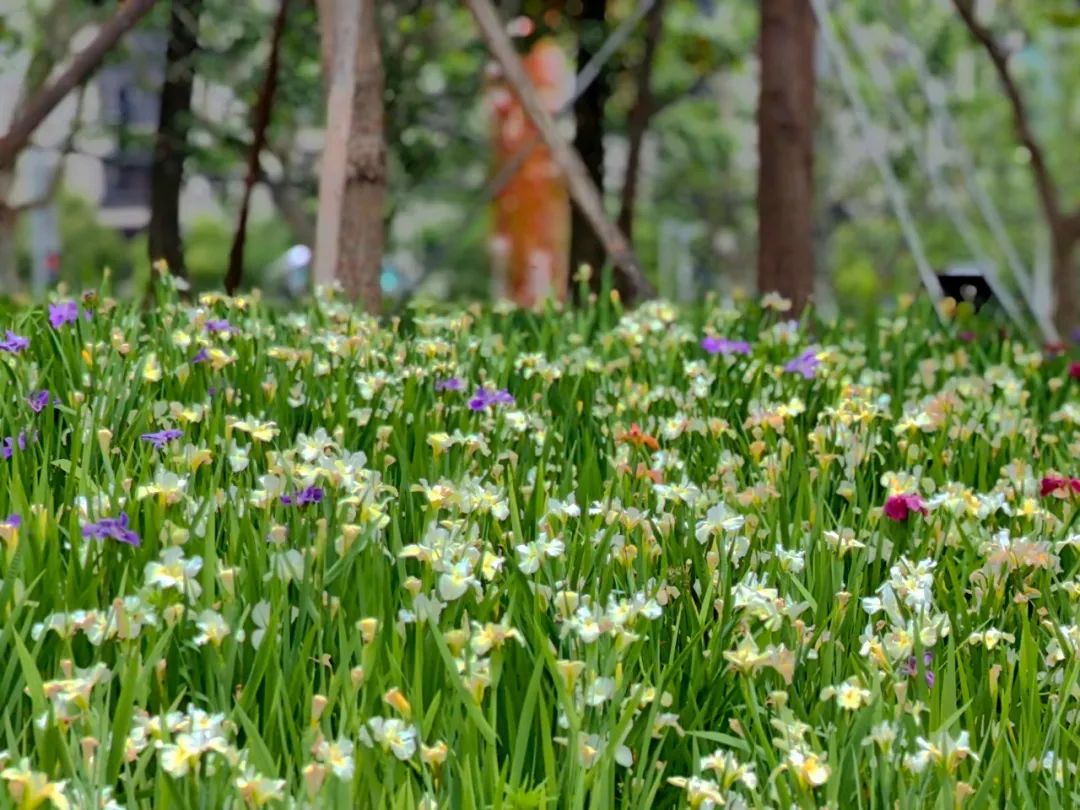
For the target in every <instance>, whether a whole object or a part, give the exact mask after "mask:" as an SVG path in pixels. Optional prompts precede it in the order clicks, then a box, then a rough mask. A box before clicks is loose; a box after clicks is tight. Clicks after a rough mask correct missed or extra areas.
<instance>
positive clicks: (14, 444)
mask: <svg viewBox="0 0 1080 810" xmlns="http://www.w3.org/2000/svg"><path fill="white" fill-rule="evenodd" d="M31 438H37V434H36V433H35V434H34V435H33V436H31ZM15 448H18V449H19V450H25V449H26V433H25V432H24V431H20V433H19V435H18V436H8V437H7V438H6V439H4V441H3V442H0V458H3V459H4V460H7V459H10V458H11V457H12V456H13V455H15Z"/></svg>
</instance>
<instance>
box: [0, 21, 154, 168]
mask: <svg viewBox="0 0 1080 810" xmlns="http://www.w3.org/2000/svg"><path fill="white" fill-rule="evenodd" d="M153 7H154V0H124V3H123V5H121V6H120V8H118V9H117V10H116V13H115V14H114V15H113V16H112V17H111V18H110V19H109V20H107V21H106V22H105V24H104V25H102V26H101V28H99V29H98V32H97V35H96V36H95V37H94V40H93V42H91V43H90V44H89V45H87V46H86V48H84V49H83V50H82V51H80V52H79V54H78V56H76V57H75V58H74V59H73V60H72V62H71V64H70V65H68V67H67V69H66V70H64V72H63V73H61V74H60V75H59V76H57V77H56V80H55V81H53V83H52V84H50V85H48V86H47V87H45V88H44V89H43V90H42V91H41V92H40V93H38V94H37V95H36V96H34V97H33V98H31V99H30V100H29V102H28V103H27V105H26V108H25V109H24V110H23V111H22V115H21V116H20V117H19V118H17V119H16V120H15V121H13V122H12V124H11V128H10V129H9V130H8V131H7V134H5V135H4V136H3V138H0V171H3V170H5V169H10V168H11V167H12V166H14V165H15V160H16V158H17V157H18V156H19V152H20V151H21V150H22V149H23V147H25V146H26V144H27V143H29V141H30V136H31V135H33V134H34V130H36V129H37V128H38V126H39V125H40V124H41V122H42V121H44V120H45V119H46V118H47V117H48V115H49V113H51V112H52V111H53V109H55V108H56V105H57V104H59V103H60V102H61V101H62V100H63V99H64V96H66V95H67V94H68V93H70V92H71V91H72V90H73V89H75V87H77V86H78V85H80V84H81V83H82V82H83V81H85V79H86V77H87V76H89V75H90V74H91V73H93V72H94V70H96V69H97V67H98V65H100V64H101V62H102V60H103V59H104V58H105V54H107V53H108V52H109V50H110V49H111V48H112V47H113V46H114V45H115V44H116V43H117V41H118V40H119V39H120V38H121V37H122V36H123V35H124V34H126V33H127V32H128V30H130V29H131V28H132V27H134V25H135V24H136V23H137V22H138V21H139V20H140V19H142V18H143V17H144V16H145V15H146V13H147V12H148V11H150V9H151V8H153Z"/></svg>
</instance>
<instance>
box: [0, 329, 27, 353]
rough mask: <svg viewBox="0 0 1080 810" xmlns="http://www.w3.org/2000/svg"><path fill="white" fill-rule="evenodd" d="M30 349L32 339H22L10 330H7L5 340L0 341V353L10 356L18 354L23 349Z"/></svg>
mask: <svg viewBox="0 0 1080 810" xmlns="http://www.w3.org/2000/svg"><path fill="white" fill-rule="evenodd" d="M28 348H30V339H29V338H24V337H20V336H19V335H16V334H15V333H14V332H12V331H11V330H10V329H8V330H6V332H5V334H4V339H3V340H0V352H7V353H8V354H18V353H19V352H21V351H22V350H23V349H28Z"/></svg>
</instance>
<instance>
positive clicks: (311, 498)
mask: <svg viewBox="0 0 1080 810" xmlns="http://www.w3.org/2000/svg"><path fill="white" fill-rule="evenodd" d="M323 495H324V493H323V490H322V487H306V488H305V489H302V490H300V491H299V492H297V493H296V494H295V495H282V496H281V503H282V504H284V505H285V506H308V505H309V504H313V503H322V499H323Z"/></svg>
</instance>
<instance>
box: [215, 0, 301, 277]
mask: <svg viewBox="0 0 1080 810" xmlns="http://www.w3.org/2000/svg"><path fill="white" fill-rule="evenodd" d="M288 11H289V0H281V3H280V6H279V8H278V13H277V16H276V17H275V18H274V27H273V29H272V32H271V34H270V56H269V57H268V59H267V63H266V76H265V77H264V79H263V86H262V88H261V90H260V91H259V98H258V100H257V101H256V102H255V109H254V111H253V113H252V116H251V117H252V125H251V130H252V144H251V151H250V152H249V153H248V165H247V177H246V178H245V179H244V196H243V200H242V201H241V203H240V217H239V220H238V222H237V225H236V235H235V236H234V237H233V243H232V248H231V249H230V251H229V270H228V272H227V273H226V274H225V290H226V292H228V293H229V295H233V294H234V293H235V292H236V288H237V287H239V286H240V280H241V279H242V278H243V275H244V243H245V241H246V240H247V221H248V211H249V209H250V207H251V190H252V189H253V188H254V187H255V183H256V181H257V180H258V178H259V174H260V173H261V170H262V165H261V163H260V155H261V154H262V150H263V146H265V144H266V130H267V127H269V126H270V114H271V112H272V111H273V108H274V94H275V93H276V91H277V83H278V64H279V62H280V52H281V36H282V34H283V33H284V32H285V19H286V17H287V16H288Z"/></svg>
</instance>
